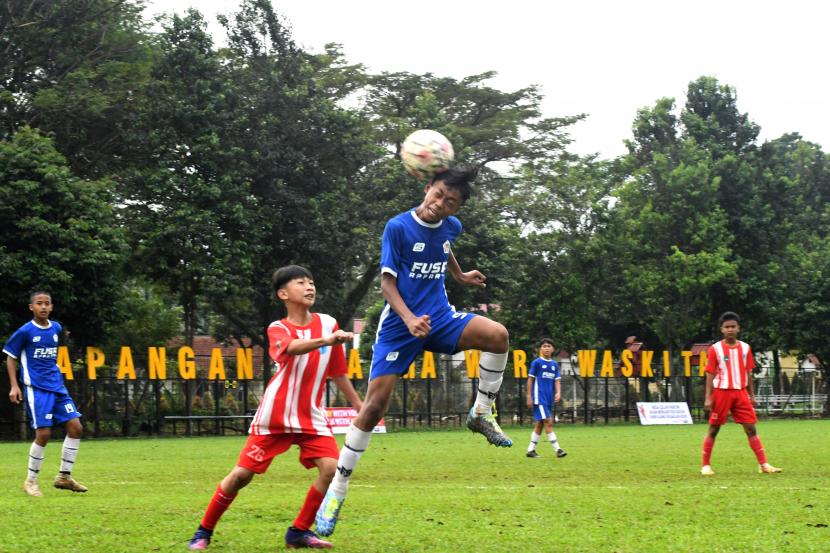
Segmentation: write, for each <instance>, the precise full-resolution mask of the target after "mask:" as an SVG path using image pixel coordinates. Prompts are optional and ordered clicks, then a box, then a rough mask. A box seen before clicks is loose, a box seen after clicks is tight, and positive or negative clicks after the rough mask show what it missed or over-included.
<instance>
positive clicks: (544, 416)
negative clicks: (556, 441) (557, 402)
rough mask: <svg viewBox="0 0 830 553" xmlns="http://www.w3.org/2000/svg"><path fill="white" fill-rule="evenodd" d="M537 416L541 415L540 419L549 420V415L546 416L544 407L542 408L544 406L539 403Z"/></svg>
mask: <svg viewBox="0 0 830 553" xmlns="http://www.w3.org/2000/svg"><path fill="white" fill-rule="evenodd" d="M539 414H540V415H542V418H543V419H547V418H550V415H548V414H547V413H545V406H544V405H542V404H541V403H540V404H539Z"/></svg>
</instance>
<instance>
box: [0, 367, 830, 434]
mask: <svg viewBox="0 0 830 553" xmlns="http://www.w3.org/2000/svg"><path fill="white" fill-rule="evenodd" d="M437 364H438V367H437V371H436V373H437V378H434V379H421V378H414V379H401V380H400V381H399V383H398V385H397V387H396V388H395V391H394V394H393V397H392V400H391V402H390V407H389V411H388V412H387V415H386V417H385V422H386V425H387V427H390V428H396V427H407V428H413V427H442V426H460V425H462V424H463V422H464V420H465V416H466V413H467V411H468V410H469V407H470V405H471V403H472V400H473V399H474V397H475V390H476V384H477V381H476V379H470V378H468V376H467V371H466V369H465V367H464V363H463V362H458V361H456V360H453V359H452V358H450V357H446V356H440V357H439V358H438V359H437ZM693 372H694V373H695V374H696V372H697V371H693ZM766 374H769V373H768V372H767V373H766ZM144 376H146V375H144ZM352 382H353V384H354V386H355V388H357V390H358V392H359V393H360V394H361V395H364V394H365V391H366V387H367V385H368V381H367V380H366V379H359V380H358V379H355V380H353V381H352ZM755 382H756V384H755V388H756V396H757V398H758V400H759V404H760V405H759V407H758V409H757V411H758V413H759V414H760V415H762V416H763V415H768V416H780V415H784V416H820V415H821V413H822V410H823V409H824V406H825V403H826V402H827V398H826V395H821V394H820V393H817V390H820V389H821V386H820V382H819V383H818V387H817V384H816V381H815V379H814V380H813V381H812V382H808V381H806V380H803V381H801V382H800V383H799V382H795V381H793V382H792V383H790V384H789V385H785V386H783V387H782V386H780V385H779V386H773V383H772V380H771V378H760V379H756V381H755ZM5 384H6V389H5V391H3V390H0V393H3V394H4V396H5V397H3V401H7V400H6V399H5V398H6V397H8V389H7V386H8V380H5ZM264 384H265V382H264V376H263V375H262V374H256V373H255V374H254V379H253V380H240V381H236V380H231V379H228V380H208V379H205V378H197V379H194V380H183V379H181V378H169V379H166V380H149V379H146V378H142V374H141V372H140V371H139V373H138V374H137V378H136V379H135V380H119V379H116V378H114V377H113V376H103V375H99V376H98V378H97V379H96V380H87V379H86V378H85V375H84V374H83V371H81V370H79V371H77V372H76V373H75V378H74V379H73V380H71V381H68V382H67V388H68V389H69V392H70V394H71V395H72V397H73V399H74V400H75V402H76V404H77V406H78V409H79V410H80V412H81V413H82V414H83V419H82V420H83V423H84V426H85V429H86V432H85V434H86V436H94V437H99V436H100V437H110V436H139V435H150V436H153V435H202V434H211V435H216V434H226V433H238V434H241V433H245V432H246V431H247V427H248V425H249V423H250V420H251V417H252V414H253V413H254V412H255V410H256V408H257V406H258V405H259V400H260V398H261V397H262V392H263V389H264ZM526 385H527V380H526V379H525V378H516V377H514V376H513V374H512V370H511V368H510V367H508V371H507V372H506V373H505V379H504V383H503V385H502V390H501V393H500V395H499V398H498V401H497V409H498V413H499V417H500V420H501V422H502V423H503V424H504V423H511V422H512V423H515V424H524V423H530V422H532V420H533V419H532V415H531V414H530V412H529V410H528V408H527V405H526V397H527V394H526ZM782 388H783V389H782ZM776 389H777V392H776V391H775V390H776ZM561 396H562V399H561V401H560V403H559V404H557V406H556V408H555V415H556V417H557V419H558V421H559V422H565V423H584V424H596V423H600V424H607V423H615V422H626V421H632V422H636V421H637V420H638V415H637V409H636V403H637V402H638V401H658V402H659V401H681V402H686V403H688V405H689V408H690V412H691V413H692V416H693V418H694V419H695V420H703V418H704V413H703V400H704V378H702V377H699V376H691V377H685V376H683V375H680V376H672V377H671V378H659V377H654V378H648V379H640V378H623V377H613V378H612V377H609V378H597V377H594V378H581V377H579V376H578V375H573V374H566V375H563V377H562V380H561ZM325 398H326V399H325V401H326V404H327V405H335V406H341V405H346V402H345V400H344V399H343V398H342V397H341V395H340V394H339V391H338V390H337V388H336V387H335V386H333V385H331V384H330V383H329V385H328V386H327V388H326V396H325ZM25 417H26V414H25V411H24V409H23V407H22V406H14V407H11V408H9V405H8V404H7V408H6V410H5V411H4V412H3V413H2V414H0V438H3V439H30V438H31V436H32V435H33V433H32V430H31V428H30V427H29V425H28V423H27V421H26V418H25Z"/></svg>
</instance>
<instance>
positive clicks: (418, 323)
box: [406, 315, 432, 338]
mask: <svg viewBox="0 0 830 553" xmlns="http://www.w3.org/2000/svg"><path fill="white" fill-rule="evenodd" d="M406 328H408V329H409V333H410V334H412V335H413V336H415V337H416V338H426V337H427V336H428V335H429V333H430V331H431V330H432V324H431V323H430V321H429V315H421V316H420V317H412V318H411V319H407V320H406Z"/></svg>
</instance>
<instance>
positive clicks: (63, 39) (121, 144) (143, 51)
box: [0, 0, 151, 178]
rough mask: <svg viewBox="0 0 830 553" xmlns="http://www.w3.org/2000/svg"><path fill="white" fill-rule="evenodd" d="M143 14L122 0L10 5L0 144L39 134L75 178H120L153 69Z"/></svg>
mask: <svg viewBox="0 0 830 553" xmlns="http://www.w3.org/2000/svg"><path fill="white" fill-rule="evenodd" d="M141 10H142V6H141V4H140V3H139V2H136V1H124V0H64V1H61V2H48V1H43V0H35V1H32V2H6V3H5V4H4V9H3V10H2V13H0V52H2V55H0V138H3V137H5V138H8V137H10V136H11V135H12V134H13V133H14V132H15V131H16V130H17V129H19V128H21V127H23V126H30V127H33V128H39V129H41V131H42V132H44V133H47V134H50V135H51V136H53V137H54V142H55V147H56V148H57V149H58V150H59V151H60V152H61V153H62V154H63V155H64V156H65V157H66V158H67V160H68V163H69V166H70V167H71V168H72V171H73V172H74V173H75V174H76V175H78V176H82V177H90V178H97V177H100V176H106V175H109V174H112V173H114V172H116V170H117V168H118V167H119V160H120V156H122V155H123V154H125V152H126V150H125V140H124V138H125V135H126V133H127V132H128V129H129V126H130V121H131V118H132V114H133V113H134V108H135V105H136V101H137V99H138V98H140V94H141V89H142V87H143V85H144V83H145V81H146V77H147V69H148V66H149V59H150V52H151V48H150V41H149V40H148V35H147V34H146V32H145V23H144V22H143V21H142V19H141Z"/></svg>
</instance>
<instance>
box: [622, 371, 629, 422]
mask: <svg viewBox="0 0 830 553" xmlns="http://www.w3.org/2000/svg"><path fill="white" fill-rule="evenodd" d="M623 380H625V422H628V384H629V382H628V379H627V378H624V379H623Z"/></svg>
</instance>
